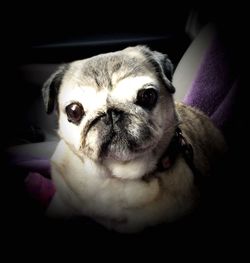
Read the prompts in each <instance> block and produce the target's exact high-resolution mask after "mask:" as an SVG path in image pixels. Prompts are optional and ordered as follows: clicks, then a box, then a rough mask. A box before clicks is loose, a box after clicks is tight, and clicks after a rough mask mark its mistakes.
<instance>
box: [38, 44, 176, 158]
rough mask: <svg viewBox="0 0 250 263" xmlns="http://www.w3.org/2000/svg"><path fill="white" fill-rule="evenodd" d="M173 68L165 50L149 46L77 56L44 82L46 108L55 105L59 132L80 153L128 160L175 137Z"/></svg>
mask: <svg viewBox="0 0 250 263" xmlns="http://www.w3.org/2000/svg"><path fill="white" fill-rule="evenodd" d="M172 71H173V67H172V64H171V62H170V61H169V60H168V58H167V56H166V55H163V54H161V53H158V52H154V51H151V50H150V49H148V48H147V47H145V46H136V47H129V48H126V49H124V50H121V51H117V52H113V53H107V54H102V55H98V56H95V57H92V58H89V59H84V60H79V61H75V62H72V63H70V64H68V65H65V66H62V67H61V68H59V69H58V71H57V72H55V73H54V74H53V75H52V76H51V77H50V78H49V79H48V80H47V82H46V83H45V84H44V87H43V95H44V100H45V106H46V110H47V112H48V113H50V112H52V111H53V109H54V107H55V106H56V108H57V111H58V118H59V130H58V132H59V135H60V137H61V138H62V139H63V140H65V142H66V143H67V144H68V145H69V146H70V148H71V149H72V150H73V151H74V152H75V154H77V155H78V156H79V157H80V158H84V156H88V157H89V158H91V159H92V160H95V161H104V160H107V159H111V160H115V161H118V162H124V163H125V162H128V161H131V160H134V159H136V158H139V157H141V156H147V155H148V154H149V153H152V152H153V151H157V149H158V147H160V146H161V144H162V141H163V138H164V143H166V144H167V143H168V142H169V140H170V139H171V136H170V134H171V133H173V132H174V129H175V126H176V124H177V118H176V114H175V109H174V103H173V98H172V95H171V93H173V92H174V88H173V86H172V84H171V76H172ZM168 135H169V136H168ZM168 137H169V139H168Z"/></svg>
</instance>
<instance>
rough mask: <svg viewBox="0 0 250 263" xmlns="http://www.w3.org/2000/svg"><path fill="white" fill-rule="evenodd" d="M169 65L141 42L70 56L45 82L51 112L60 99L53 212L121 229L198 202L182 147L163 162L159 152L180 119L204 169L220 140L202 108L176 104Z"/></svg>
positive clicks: (145, 223) (133, 228) (141, 225)
mask: <svg viewBox="0 0 250 263" xmlns="http://www.w3.org/2000/svg"><path fill="white" fill-rule="evenodd" d="M171 74H172V66H171V63H170V61H169V60H168V59H167V58H166V57H165V56H164V55H163V54H161V53H158V52H152V51H151V50H149V49H148V48H146V47H141V46H137V47H134V48H127V49H125V50H122V51H119V52H115V53H108V54H104V55H100V56H96V57H93V58H91V59H86V60H82V61H76V62H73V63H71V64H70V65H69V66H67V67H66V68H65V67H63V68H61V69H59V71H58V72H56V73H55V74H54V75H53V76H52V77H51V78H50V79H49V80H48V81H47V83H46V84H45V86H44V89H43V91H44V97H45V104H46V108H47V111H48V112H51V111H52V110H53V108H54V106H55V105H54V104H55V98H56V97H57V98H58V103H57V108H58V113H59V135H60V137H61V141H60V142H59V144H58V146H57V149H56V151H55V153H54V155H53V156H52V160H51V164H52V179H53V181H54V182H55V185H56V189H57V193H56V196H55V198H54V199H53V200H52V203H51V205H50V207H49V209H48V214H49V215H51V216H63V217H71V216H79V215H84V216H89V217H91V218H93V219H95V220H96V221H97V222H100V223H101V224H103V225H105V226H107V227H108V228H112V229H114V230H117V231H121V232H134V231H138V230H141V229H144V228H145V227H147V226H152V225H156V224H158V223H162V222H168V221H172V220H174V219H176V218H178V217H180V216H182V215H184V214H186V213H187V212H189V211H190V210H191V209H192V208H193V207H194V205H195V204H196V201H197V196H198V189H197V188H196V186H195V184H194V171H193V170H192V167H190V165H189V164H188V163H187V161H186V160H185V158H184V157H185V156H183V155H182V153H181V152H178V153H177V154H176V156H175V158H174V161H173V162H172V163H171V164H170V165H169V167H168V168H167V169H165V170H159V169H158V168H157V167H158V165H159V160H161V158H162V156H164V155H165V152H166V149H168V148H169V146H170V145H171V142H172V139H173V137H174V134H175V131H176V128H177V127H179V128H180V129H181V130H182V133H183V136H184V138H185V140H186V141H187V143H190V144H191V145H192V147H193V151H194V159H193V164H194V166H195V168H196V169H197V170H198V171H199V172H200V173H201V174H202V176H207V175H209V173H210V170H211V168H212V167H213V164H214V161H216V160H217V159H218V157H219V156H220V154H221V153H222V152H223V150H224V147H225V145H224V140H223V137H222V135H221V134H220V132H219V131H218V130H217V129H216V128H215V127H214V126H213V124H212V123H211V121H210V120H209V119H208V118H207V117H206V116H205V115H204V114H203V113H201V112H199V111H198V110H195V109H193V108H190V107H187V106H185V105H182V104H176V105H175V104H174V102H173V98H172V95H171V93H173V91H174V88H173V86H172V84H171V81H170V80H171V79H170V78H171Z"/></svg>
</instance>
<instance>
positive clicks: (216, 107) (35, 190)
mask: <svg viewBox="0 0 250 263" xmlns="http://www.w3.org/2000/svg"><path fill="white" fill-rule="evenodd" d="M236 90H237V79H236V77H235V75H234V74H233V72H232V70H231V67H230V61H229V56H228V54H227V50H226V49H225V48H224V47H223V46H222V44H221V42H220V41H219V38H218V36H216V37H215V38H214V39H213V41H212V43H211V45H210V46H209V48H208V50H207V51H206V53H205V55H204V57H203V60H202V63H201V64H200V67H199V69H198V71H197V74H196V76H195V78H194V80H193V82H192V84H191V87H190V89H189V92H188V93H187V94H186V97H185V98H184V100H183V102H184V103H186V104H188V105H191V106H194V107H196V108H199V109H200V110H202V111H203V112H204V113H206V114H207V115H208V116H209V117H210V118H211V119H212V120H213V122H214V123H215V125H216V126H217V127H219V128H220V129H221V130H222V132H224V128H225V127H226V125H227V122H229V121H230V118H231V115H232V109H233V98H234V95H235V92H236ZM15 164H16V165H17V166H21V167H25V168H26V170H27V177H26V179H25V183H26V189H27V192H28V193H30V195H31V196H32V198H34V199H35V200H36V201H38V203H39V204H40V205H41V206H42V207H44V208H46V207H47V206H48V204H49V202H50V200H51V198H52V197H53V195H54V193H55V187H54V185H53V184H52V181H51V180H50V177H49V175H50V164H49V161H48V160H41V159H34V158H26V159H25V158H23V159H20V158H19V159H18V158H17V160H15Z"/></svg>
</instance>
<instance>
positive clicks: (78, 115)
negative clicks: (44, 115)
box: [65, 102, 84, 124]
mask: <svg viewBox="0 0 250 263" xmlns="http://www.w3.org/2000/svg"><path fill="white" fill-rule="evenodd" d="M65 111H66V114H67V116H68V121H69V122H73V123H75V124H78V123H79V122H80V120H81V119H82V117H83V115H84V109H83V106H82V105H81V104H80V103H76V102H74V103H71V104H69V105H68V106H67V107H66V108H65Z"/></svg>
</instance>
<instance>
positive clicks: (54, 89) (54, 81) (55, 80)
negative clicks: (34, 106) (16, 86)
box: [42, 64, 68, 114]
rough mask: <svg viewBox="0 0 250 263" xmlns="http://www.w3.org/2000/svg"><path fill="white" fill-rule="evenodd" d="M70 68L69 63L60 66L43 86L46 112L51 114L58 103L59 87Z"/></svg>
mask: <svg viewBox="0 0 250 263" xmlns="http://www.w3.org/2000/svg"><path fill="white" fill-rule="evenodd" d="M67 69H68V64H65V65H62V66H60V67H59V68H58V69H57V71H56V72H54V73H53V74H52V75H51V76H50V77H49V79H48V80H47V81H46V82H45V83H44V85H43V87H42V95H43V100H44V105H45V109H46V112H47V113H48V114H50V113H51V112H53V110H54V108H55V105H56V103H57V96H58V92H59V88H60V86H61V83H62V79H63V76H64V74H65V72H66V71H67Z"/></svg>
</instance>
